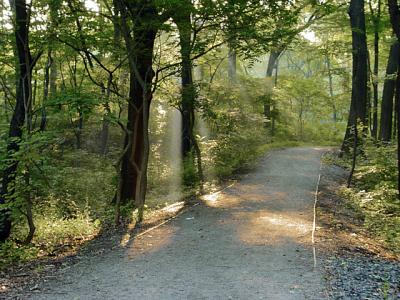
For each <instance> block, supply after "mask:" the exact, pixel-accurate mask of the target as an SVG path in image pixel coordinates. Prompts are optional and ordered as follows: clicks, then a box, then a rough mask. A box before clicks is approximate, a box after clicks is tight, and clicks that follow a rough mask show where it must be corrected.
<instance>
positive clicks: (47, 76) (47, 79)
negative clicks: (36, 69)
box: [40, 50, 53, 131]
mask: <svg viewBox="0 0 400 300" xmlns="http://www.w3.org/2000/svg"><path fill="white" fill-rule="evenodd" d="M52 65H53V59H52V58H51V51H50V50H49V51H48V53H47V63H46V66H45V68H44V86H43V101H42V108H41V121H40V131H44V130H45V129H46V125H47V113H46V102H47V100H48V98H49V86H50V69H51V67H52Z"/></svg>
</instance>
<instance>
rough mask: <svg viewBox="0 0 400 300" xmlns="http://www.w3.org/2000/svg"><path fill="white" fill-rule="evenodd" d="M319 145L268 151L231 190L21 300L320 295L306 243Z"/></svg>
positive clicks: (320, 281)
mask: <svg viewBox="0 0 400 300" xmlns="http://www.w3.org/2000/svg"><path fill="white" fill-rule="evenodd" d="M324 151H325V150H324V149H322V148H291V149H285V150H277V151H273V152H271V153H270V154H269V155H268V156H266V157H265V158H264V159H263V160H262V161H261V162H260V164H259V167H258V168H257V169H256V170H254V171H253V172H252V173H251V174H248V175H247V176H245V177H244V178H243V179H242V180H240V182H238V183H237V184H235V185H234V186H231V187H229V188H227V189H225V190H224V191H222V192H220V193H217V194H213V195H208V196H206V197H205V199H204V203H203V204H201V205H198V206H196V207H192V208H190V209H188V210H187V211H186V212H185V213H183V214H181V215H180V216H179V217H178V218H176V219H175V220H173V221H171V222H169V223H167V224H165V225H163V226H160V227H159V228H157V229H155V230H153V231H151V232H149V233H147V234H145V235H143V236H141V237H139V238H136V239H133V240H130V241H129V242H128V244H127V245H126V246H125V247H123V248H118V249H116V250H112V251H109V252H106V253H104V254H100V255H97V256H93V257H88V258H87V259H83V260H81V261H80V262H79V263H78V264H76V265H74V266H72V267H71V268H69V269H66V270H64V271H61V272H60V273H59V274H58V275H57V277H56V278H54V279H51V280H49V281H47V282H46V283H44V284H42V285H41V286H40V287H39V291H38V292H37V293H33V294H32V292H31V294H30V295H29V297H27V298H29V299H274V300H279V299H284V300H290V299H296V300H299V299H325V298H326V296H325V292H324V287H323V279H322V274H321V272H320V271H319V270H318V268H314V259H313V249H312V245H311V231H312V220H313V204H314V191H315V187H316V183H317V180H318V173H319V168H320V158H321V155H322V153H323V152H324Z"/></svg>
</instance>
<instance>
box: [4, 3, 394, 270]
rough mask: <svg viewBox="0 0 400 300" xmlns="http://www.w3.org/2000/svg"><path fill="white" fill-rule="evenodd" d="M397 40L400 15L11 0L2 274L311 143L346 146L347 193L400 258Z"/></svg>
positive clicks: (288, 7) (278, 6)
mask: <svg viewBox="0 0 400 300" xmlns="http://www.w3.org/2000/svg"><path fill="white" fill-rule="evenodd" d="M399 43H400V11H399V3H398V1H396V0H388V1H387V2H385V1H381V0H366V1H364V0H351V1H340V0H326V1H312V0H302V1H270V0H262V1H259V0H257V1H252V0H236V1H233V0H228V1H214V0H198V1H191V0H162V1H153V0H112V1H111V0H110V1H109V0H86V1H79V0H65V1H64V0H30V1H26V0H14V1H10V2H7V0H2V1H1V2H0V53H1V56H0V107H1V109H0V135H1V140H0V177H1V185H0V252H1V253H2V255H4V257H7V259H6V260H5V262H4V265H6V264H8V263H10V262H15V261H21V260H26V259H30V258H32V257H37V256H38V255H39V256H43V255H49V254H53V253H55V252H57V251H58V250H59V249H60V246H61V245H63V244H64V243H66V244H69V245H71V247H72V248H73V247H75V246H76V245H78V244H80V243H82V242H83V241H85V240H88V239H91V238H93V237H94V236H96V235H97V234H98V233H99V232H100V231H102V230H105V229H106V228H108V227H110V226H111V225H113V226H117V227H118V226H122V224H126V223H127V222H128V221H127V220H129V221H134V222H137V223H138V224H139V223H140V222H141V221H142V220H143V218H145V217H146V214H147V213H150V212H151V211H152V210H154V209H157V208H161V207H164V206H166V205H168V204H171V203H175V202H178V201H181V200H190V199H192V198H193V197H196V196H198V195H200V194H203V193H206V192H207V191H212V190H213V189H215V188H216V186H218V184H220V183H221V182H223V181H224V180H227V179H228V178H230V177H232V176H234V175H235V174H237V173H239V172H242V171H244V170H246V169H249V168H251V167H252V166H253V165H254V163H255V162H256V161H257V158H259V157H260V156H261V155H262V154H264V153H265V152H266V151H267V150H268V149H272V148H275V147H284V146H288V145H302V144H311V145H330V146H335V147H340V148H341V154H340V156H341V157H342V158H341V159H337V158H336V159H335V162H336V163H339V164H342V165H344V166H345V167H346V168H348V169H349V170H350V177H349V178H348V189H344V190H343V191H342V195H343V196H344V197H347V198H348V199H352V201H353V203H354V205H357V206H359V208H360V209H361V210H363V212H364V214H365V223H366V226H369V228H370V230H371V231H372V232H374V233H376V234H377V235H378V236H380V237H381V238H382V240H384V241H385V243H388V244H389V245H392V246H393V245H395V246H393V247H395V248H396V247H397V248H396V249H397V251H399V250H400V247H399V235H398V226H399V225H400V220H399V212H400V207H399V206H400V204H399V192H398V191H399V180H400V176H399V175H398V170H399V161H398V159H397V157H398V151H399V150H398V149H399V146H398V142H399V136H400V125H399V124H400V123H399V112H400V102H399V98H400V77H399V76H398V70H399V66H400V48H399ZM377 212H379V213H377ZM396 227H397V229H396ZM66 241H68V243H67V242H66ZM396 245H397V246H396ZM2 264H3V263H2Z"/></svg>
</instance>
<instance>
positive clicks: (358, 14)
mask: <svg viewBox="0 0 400 300" xmlns="http://www.w3.org/2000/svg"><path fill="white" fill-rule="evenodd" d="M349 15H350V24H351V29H352V51H353V74H352V91H351V104H350V112H349V119H348V122H347V128H346V135H345V138H344V141H343V144H342V152H343V153H349V150H350V147H351V146H352V145H353V144H354V142H353V140H354V135H353V134H351V131H352V128H354V126H355V125H356V123H358V122H360V123H361V126H362V127H361V128H363V130H365V129H364V128H365V127H366V125H367V98H368V85H367V83H368V50H367V38H366V35H365V12H364V1H363V0H351V2H350V9H349Z"/></svg>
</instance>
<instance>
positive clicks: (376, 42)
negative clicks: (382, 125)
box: [369, 0, 381, 139]
mask: <svg viewBox="0 0 400 300" xmlns="http://www.w3.org/2000/svg"><path fill="white" fill-rule="evenodd" d="M369 4H370V8H371V13H372V15H373V24H374V70H373V78H372V87H373V93H374V99H373V103H372V130H371V135H372V137H373V138H374V139H377V136H378V97H379V96H378V88H379V87H378V76H379V30H380V22H381V0H379V1H378V7H377V12H376V14H375V13H374V12H373V9H372V4H371V0H370V1H369Z"/></svg>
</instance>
